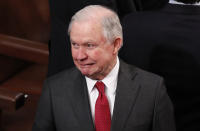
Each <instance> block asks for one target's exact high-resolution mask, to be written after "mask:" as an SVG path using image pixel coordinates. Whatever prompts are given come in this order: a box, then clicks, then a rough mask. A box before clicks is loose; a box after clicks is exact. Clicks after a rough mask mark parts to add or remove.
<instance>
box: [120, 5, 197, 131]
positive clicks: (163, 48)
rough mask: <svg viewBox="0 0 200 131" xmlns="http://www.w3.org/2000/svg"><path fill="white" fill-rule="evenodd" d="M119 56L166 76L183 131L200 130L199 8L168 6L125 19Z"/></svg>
mask: <svg viewBox="0 0 200 131" xmlns="http://www.w3.org/2000/svg"><path fill="white" fill-rule="evenodd" d="M123 27H124V45H125V46H124V48H123V49H122V50H121V54H120V57H121V58H122V59H124V60H125V61H126V62H128V63H130V64H134V65H136V66H138V67H140V68H143V69H145V70H148V71H150V72H153V73H156V74H159V75H161V76H163V77H164V79H165V81H166V87H167V90H168V94H169V96H170V97H171V99H172V102H173V104H174V107H175V116H176V121H177V127H178V130H180V131H196V130H200V124H199V123H200V108H199V104H200V95H199V88H200V82H199V79H200V51H199V50H200V39H199V35H200V7H199V6H190V5H188V6H183V5H171V4H168V5H167V6H165V7H164V8H163V9H161V10H160V11H157V12H141V13H137V14H135V13H134V14H130V15H128V16H126V17H125V19H124V20H123Z"/></svg>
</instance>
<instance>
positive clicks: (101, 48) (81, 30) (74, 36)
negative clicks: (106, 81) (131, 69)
mask: <svg viewBox="0 0 200 131" xmlns="http://www.w3.org/2000/svg"><path fill="white" fill-rule="evenodd" d="M70 39H71V50H72V57H73V61H74V63H75V65H76V67H77V68H78V69H79V70H80V71H81V73H82V74H83V75H85V76H87V77H89V78H91V79H103V78H104V77H105V76H106V75H107V74H108V73H109V72H110V71H111V70H112V68H113V67H114V65H115V63H116V56H117V52H116V49H115V46H114V44H112V43H108V41H106V39H105V37H104V36H103V33H102V28H101V25H100V24H99V23H97V22H95V21H89V22H88V21H87V22H74V23H73V24H72V27H71V32H70Z"/></svg>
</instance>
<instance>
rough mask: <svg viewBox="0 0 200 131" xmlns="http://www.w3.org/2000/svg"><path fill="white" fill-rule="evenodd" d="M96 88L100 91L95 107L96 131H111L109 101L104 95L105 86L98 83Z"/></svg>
mask: <svg viewBox="0 0 200 131" xmlns="http://www.w3.org/2000/svg"><path fill="white" fill-rule="evenodd" d="M95 87H96V88H97V90H98V91H99V96H98V98H97V101H96V105H95V127H96V131H110V126H111V116H110V109H109V103H108V99H107V97H106V95H105V93H104V90H105V85H104V83H103V82H101V81H97V83H96V84H95Z"/></svg>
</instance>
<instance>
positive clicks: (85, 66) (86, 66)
mask: <svg viewBox="0 0 200 131" xmlns="http://www.w3.org/2000/svg"><path fill="white" fill-rule="evenodd" d="M79 65H80V67H81V68H88V67H91V66H92V65H94V63H88V64H79Z"/></svg>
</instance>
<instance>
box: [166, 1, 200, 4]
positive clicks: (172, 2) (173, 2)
mask: <svg viewBox="0 0 200 131" xmlns="http://www.w3.org/2000/svg"><path fill="white" fill-rule="evenodd" d="M169 3H170V4H179V5H200V2H197V3H194V4H185V3H182V2H178V1H175V0H169Z"/></svg>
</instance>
